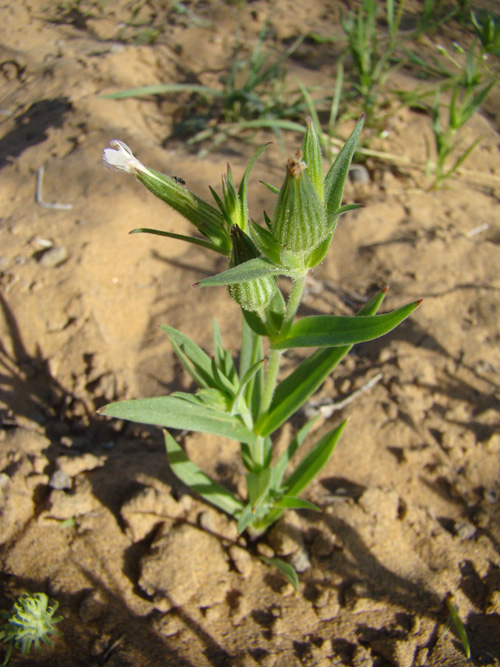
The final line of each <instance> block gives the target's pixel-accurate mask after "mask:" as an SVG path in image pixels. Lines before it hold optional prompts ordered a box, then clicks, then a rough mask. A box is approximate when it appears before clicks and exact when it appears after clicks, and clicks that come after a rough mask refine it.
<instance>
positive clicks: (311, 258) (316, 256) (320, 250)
mask: <svg viewBox="0 0 500 667" xmlns="http://www.w3.org/2000/svg"><path fill="white" fill-rule="evenodd" d="M332 239H333V232H332V233H331V234H328V236H327V237H326V239H325V240H324V241H321V243H320V244H319V245H318V246H316V248H313V250H311V252H310V253H309V254H308V255H306V256H305V258H304V265H305V268H306V269H313V268H314V267H315V266H318V264H321V262H322V261H323V260H324V259H325V257H326V254H327V252H328V251H329V250H330V245H331V243H332Z"/></svg>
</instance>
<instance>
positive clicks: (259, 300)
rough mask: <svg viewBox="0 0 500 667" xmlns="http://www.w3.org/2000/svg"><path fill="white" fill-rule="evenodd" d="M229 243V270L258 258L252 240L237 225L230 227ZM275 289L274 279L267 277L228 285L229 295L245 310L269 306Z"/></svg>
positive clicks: (258, 254) (256, 309)
mask: <svg viewBox="0 0 500 667" xmlns="http://www.w3.org/2000/svg"><path fill="white" fill-rule="evenodd" d="M231 241H232V250H231V257H230V260H229V266H230V268H233V267H234V266H239V265H240V264H243V263H244V262H247V261H248V260H250V259H255V258H256V257H260V253H259V251H258V250H257V248H256V247H255V244H254V243H253V241H252V239H251V238H250V237H249V236H248V235H247V234H245V232H244V231H243V230H242V229H240V228H239V227H238V226H237V225H233V226H232V227H231ZM276 289H277V286H276V278H274V277H269V276H267V277H265V278H257V279H255V280H247V281H245V282H241V283H237V284H235V285H230V286H229V294H230V295H231V297H232V298H233V299H234V300H235V301H236V303H238V304H239V305H240V306H241V307H242V308H244V309H245V310H249V311H259V310H261V309H262V308H265V307H266V306H268V305H269V303H270V302H271V299H272V298H273V296H274V293H275V292H276Z"/></svg>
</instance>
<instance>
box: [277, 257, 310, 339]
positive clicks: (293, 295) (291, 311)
mask: <svg viewBox="0 0 500 667" xmlns="http://www.w3.org/2000/svg"><path fill="white" fill-rule="evenodd" d="M306 277H307V271H306V270H304V271H303V272H302V273H300V274H299V275H298V276H296V277H295V279H294V281H293V284H292V290H291V292H290V296H289V297H288V302H287V304H286V312H285V317H284V318H283V326H282V327H281V334H282V335H284V334H286V333H287V332H288V330H289V329H290V327H291V326H292V324H293V318H294V317H295V314H296V313H297V310H298V308H299V305H300V300H301V299H302V293H303V292H304V286H305V284H306Z"/></svg>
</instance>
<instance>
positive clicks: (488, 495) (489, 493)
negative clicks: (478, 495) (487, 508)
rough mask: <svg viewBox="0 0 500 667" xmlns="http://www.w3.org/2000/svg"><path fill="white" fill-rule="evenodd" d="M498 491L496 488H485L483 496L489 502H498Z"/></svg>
mask: <svg viewBox="0 0 500 667" xmlns="http://www.w3.org/2000/svg"><path fill="white" fill-rule="evenodd" d="M498 496H499V494H498V491H497V490H496V489H485V490H484V491H483V497H484V499H485V500H486V502H487V503H492V504H493V503H496V502H497V500H498Z"/></svg>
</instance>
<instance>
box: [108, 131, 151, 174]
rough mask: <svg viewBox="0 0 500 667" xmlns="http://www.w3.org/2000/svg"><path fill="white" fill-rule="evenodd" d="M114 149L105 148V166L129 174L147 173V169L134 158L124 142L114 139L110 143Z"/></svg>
mask: <svg viewBox="0 0 500 667" xmlns="http://www.w3.org/2000/svg"><path fill="white" fill-rule="evenodd" d="M109 145H110V146H111V147H112V148H105V149H104V153H103V156H102V161H103V162H104V166H105V167H108V168H109V169H112V170H113V171H126V172H127V173H129V174H139V173H144V172H146V171H147V169H146V167H145V166H144V165H143V164H142V162H139V160H138V159H137V158H136V157H134V154H133V153H132V151H131V150H130V148H129V147H128V146H127V144H124V143H123V141H118V139H113V140H112V141H110V142H109Z"/></svg>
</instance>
